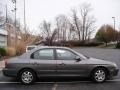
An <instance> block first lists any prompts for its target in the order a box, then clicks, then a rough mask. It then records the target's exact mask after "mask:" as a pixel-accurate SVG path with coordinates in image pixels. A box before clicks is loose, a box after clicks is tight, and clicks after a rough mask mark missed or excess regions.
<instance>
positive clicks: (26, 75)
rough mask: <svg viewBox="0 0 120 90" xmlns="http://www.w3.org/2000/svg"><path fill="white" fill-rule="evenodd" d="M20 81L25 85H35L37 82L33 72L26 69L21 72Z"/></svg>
mask: <svg viewBox="0 0 120 90" xmlns="http://www.w3.org/2000/svg"><path fill="white" fill-rule="evenodd" d="M20 81H21V83H22V84H25V85H30V84H33V83H34V82H35V81H36V75H35V73H34V72H33V71H32V70H30V69H24V70H22V71H21V72H20Z"/></svg>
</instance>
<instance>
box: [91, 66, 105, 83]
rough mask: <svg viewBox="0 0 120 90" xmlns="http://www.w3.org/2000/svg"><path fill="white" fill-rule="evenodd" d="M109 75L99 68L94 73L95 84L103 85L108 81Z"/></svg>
mask: <svg viewBox="0 0 120 90" xmlns="http://www.w3.org/2000/svg"><path fill="white" fill-rule="evenodd" d="M106 77H107V73H106V70H105V69H104V68H97V69H95V70H94V71H93V72H92V79H93V81H95V82H98V83H101V82H104V81H105V80H106Z"/></svg>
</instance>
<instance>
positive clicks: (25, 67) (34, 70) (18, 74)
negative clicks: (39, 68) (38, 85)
mask: <svg viewBox="0 0 120 90" xmlns="http://www.w3.org/2000/svg"><path fill="white" fill-rule="evenodd" d="M25 69H28V70H31V71H32V72H34V73H35V75H36V77H38V76H37V73H36V71H35V70H34V69H32V68H29V67H24V68H21V69H20V70H19V71H18V73H17V76H18V77H19V75H20V72H21V71H23V70H25Z"/></svg>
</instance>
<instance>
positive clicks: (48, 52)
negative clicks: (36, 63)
mask: <svg viewBox="0 0 120 90" xmlns="http://www.w3.org/2000/svg"><path fill="white" fill-rule="evenodd" d="M32 57H33V59H40V60H53V59H54V52H53V49H42V50H38V51H36V52H35V53H33V55H32Z"/></svg>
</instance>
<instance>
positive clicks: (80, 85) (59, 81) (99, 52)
mask: <svg viewBox="0 0 120 90" xmlns="http://www.w3.org/2000/svg"><path fill="white" fill-rule="evenodd" d="M74 49H75V50H76V51H78V52H81V53H83V54H85V55H87V56H92V57H95V58H100V59H104V60H108V61H112V62H116V63H117V65H118V67H119V69H120V50H117V49H100V48H74ZM26 89H28V90H119V89H120V74H119V75H118V76H117V77H115V79H113V80H108V81H106V82H104V83H99V84H98V83H93V82H91V81H90V80H88V79H80V78H42V79H40V80H38V82H37V83H35V84H34V85H30V86H25V85H21V84H20V83H19V82H17V81H16V80H15V79H13V78H8V77H5V76H3V75H2V72H0V90H26Z"/></svg>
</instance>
